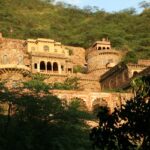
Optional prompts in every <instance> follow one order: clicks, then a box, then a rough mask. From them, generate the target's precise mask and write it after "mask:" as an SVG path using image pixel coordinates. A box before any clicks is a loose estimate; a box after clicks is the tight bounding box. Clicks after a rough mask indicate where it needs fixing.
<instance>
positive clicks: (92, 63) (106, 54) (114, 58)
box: [87, 50, 121, 72]
mask: <svg viewBox="0 0 150 150" xmlns="http://www.w3.org/2000/svg"><path fill="white" fill-rule="evenodd" d="M120 58H121V56H120V54H119V52H118V51H115V50H95V51H90V52H89V54H88V56H87V64H88V71H89V72H91V71H93V70H97V69H101V68H106V67H107V64H108V63H112V62H113V63H114V65H115V64H117V63H118V62H119V61H120Z"/></svg>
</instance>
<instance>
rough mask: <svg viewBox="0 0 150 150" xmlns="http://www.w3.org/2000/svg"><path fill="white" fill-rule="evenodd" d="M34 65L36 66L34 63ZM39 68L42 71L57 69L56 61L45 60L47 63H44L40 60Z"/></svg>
mask: <svg viewBox="0 0 150 150" xmlns="http://www.w3.org/2000/svg"><path fill="white" fill-rule="evenodd" d="M34 65H35V66H36V64H34ZM35 68H36V67H35ZM40 70H42V71H44V70H47V71H58V63H57V62H54V63H51V62H47V63H45V62H44V61H41V62H40Z"/></svg>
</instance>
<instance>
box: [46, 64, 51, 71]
mask: <svg viewBox="0 0 150 150" xmlns="http://www.w3.org/2000/svg"><path fill="white" fill-rule="evenodd" d="M47 70H48V71H50V70H52V65H51V63H50V62H48V63H47Z"/></svg>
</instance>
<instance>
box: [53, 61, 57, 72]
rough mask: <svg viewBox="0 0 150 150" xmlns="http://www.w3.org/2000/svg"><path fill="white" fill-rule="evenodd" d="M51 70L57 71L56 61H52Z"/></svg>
mask: <svg viewBox="0 0 150 150" xmlns="http://www.w3.org/2000/svg"><path fill="white" fill-rule="evenodd" d="M53 71H58V64H57V63H56V62H54V63H53Z"/></svg>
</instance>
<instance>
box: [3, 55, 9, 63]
mask: <svg viewBox="0 0 150 150" xmlns="http://www.w3.org/2000/svg"><path fill="white" fill-rule="evenodd" d="M7 63H8V58H7V55H4V56H3V64H7Z"/></svg>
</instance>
